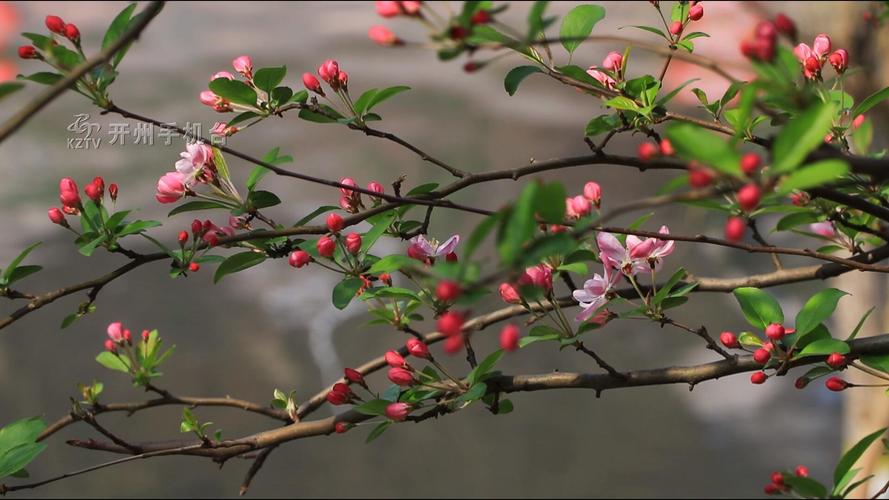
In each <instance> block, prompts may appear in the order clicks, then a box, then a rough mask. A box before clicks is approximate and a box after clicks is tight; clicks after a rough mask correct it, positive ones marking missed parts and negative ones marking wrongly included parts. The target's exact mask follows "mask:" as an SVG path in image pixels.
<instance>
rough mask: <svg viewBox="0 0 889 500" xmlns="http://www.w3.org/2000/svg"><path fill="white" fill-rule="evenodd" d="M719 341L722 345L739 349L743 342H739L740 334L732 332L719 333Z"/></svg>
mask: <svg viewBox="0 0 889 500" xmlns="http://www.w3.org/2000/svg"><path fill="white" fill-rule="evenodd" d="M719 341H720V342H722V345H724V346H726V347H728V348H729V349H737V348H738V347H739V346H740V345H741V344H739V343H738V336H737V335H735V334H734V333H732V332H722V333H720V334H719Z"/></svg>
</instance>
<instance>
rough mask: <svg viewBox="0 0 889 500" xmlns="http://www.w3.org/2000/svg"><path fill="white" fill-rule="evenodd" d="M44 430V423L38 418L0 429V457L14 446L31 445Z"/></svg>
mask: <svg viewBox="0 0 889 500" xmlns="http://www.w3.org/2000/svg"><path fill="white" fill-rule="evenodd" d="M44 429H46V422H44V421H43V419H42V418H40V417H28V418H23V419H21V420H16V421H15V422H13V423H11V424H8V425H6V426H4V427H3V428H0V455H2V454H3V453H5V452H7V451H9V450H11V449H13V448H15V447H16V446H19V445H22V444H27V443H33V442H34V441H35V440H36V439H37V436H39V435H40V433H41V432H43V430H44Z"/></svg>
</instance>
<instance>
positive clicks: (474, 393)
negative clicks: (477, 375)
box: [455, 382, 488, 403]
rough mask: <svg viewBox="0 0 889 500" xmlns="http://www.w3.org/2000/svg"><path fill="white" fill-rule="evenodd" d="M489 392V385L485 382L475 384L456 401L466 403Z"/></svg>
mask: <svg viewBox="0 0 889 500" xmlns="http://www.w3.org/2000/svg"><path fill="white" fill-rule="evenodd" d="M487 392H488V386H487V385H486V384H485V383H484V382H478V383H476V384H473V385H472V387H470V388H469V390H468V391H466V392H464V393H463V394H461V395H460V397H458V398H457V399H456V400H455V402H456V403H465V402H471V401H476V400H478V399H481V398H482V396H484V395H485V394H486V393H487Z"/></svg>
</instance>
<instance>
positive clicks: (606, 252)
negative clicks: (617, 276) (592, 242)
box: [596, 233, 651, 276]
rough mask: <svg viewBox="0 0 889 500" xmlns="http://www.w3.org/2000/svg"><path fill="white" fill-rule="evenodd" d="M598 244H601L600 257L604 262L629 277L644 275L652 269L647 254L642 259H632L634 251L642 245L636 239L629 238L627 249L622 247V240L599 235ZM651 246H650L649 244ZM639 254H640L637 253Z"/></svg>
mask: <svg viewBox="0 0 889 500" xmlns="http://www.w3.org/2000/svg"><path fill="white" fill-rule="evenodd" d="M596 243H598V244H599V255H600V258H601V259H602V262H603V263H605V264H607V265H611V266H614V268H615V269H620V270H621V272H623V273H624V274H626V275H627V276H633V275H635V274H637V273H644V272H647V271H648V270H650V269H651V266H649V265H648V260H647V257H648V255H647V253H648V251H650V248H649V250H648V251H646V253H645V254H644V255H642V256H641V257H635V258H634V257H632V253H633V250H634V249H635V248H636V247H637V246H638V245H639V244H640V243H642V240H640V239H639V238H636V237H632V239H631V237H630V236H628V237H627V248H624V246H623V245H621V243H620V240H618V239H617V237H615V236H614V235H613V234H611V233H599V234H598V235H596ZM649 245H650V244H649ZM636 253H639V252H636Z"/></svg>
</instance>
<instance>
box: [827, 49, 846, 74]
mask: <svg viewBox="0 0 889 500" xmlns="http://www.w3.org/2000/svg"><path fill="white" fill-rule="evenodd" d="M827 60H828V61H830V65H831V66H833V69H835V70H836V72H837V73H845V72H846V68H847V67H848V66H849V53H848V52H846V49H838V50H835V51H834V52H833V53H832V54H830V57H828V58H827Z"/></svg>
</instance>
